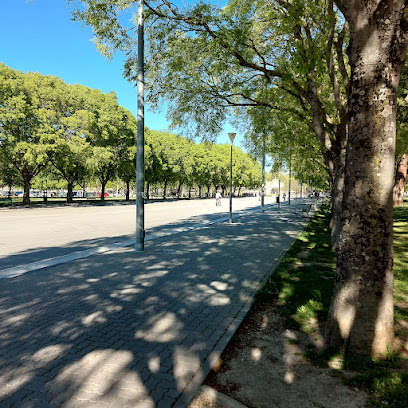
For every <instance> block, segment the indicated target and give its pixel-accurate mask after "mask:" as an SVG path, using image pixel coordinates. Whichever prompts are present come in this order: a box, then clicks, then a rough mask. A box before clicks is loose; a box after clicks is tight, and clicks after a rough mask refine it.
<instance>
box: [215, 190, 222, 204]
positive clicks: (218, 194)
mask: <svg viewBox="0 0 408 408" xmlns="http://www.w3.org/2000/svg"><path fill="white" fill-rule="evenodd" d="M221 197H222V195H221V193H220V192H219V191H217V192H216V193H215V205H217V206H218V205H221Z"/></svg>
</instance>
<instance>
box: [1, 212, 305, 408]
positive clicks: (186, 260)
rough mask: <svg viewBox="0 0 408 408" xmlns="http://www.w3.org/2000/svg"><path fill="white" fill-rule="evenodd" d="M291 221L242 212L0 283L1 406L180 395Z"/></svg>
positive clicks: (152, 400) (127, 402)
mask: <svg viewBox="0 0 408 408" xmlns="http://www.w3.org/2000/svg"><path fill="white" fill-rule="evenodd" d="M301 227H302V223H301V222H299V221H298V220H294V222H292V223H289V222H288V221H282V220H280V219H277V217H276V215H275V214H274V213H272V212H271V213H267V214H263V215H262V219H261V218H260V216H259V215H258V216H256V215H248V216H247V218H246V219H245V220H242V221H241V222H237V223H236V224H233V225H229V224H217V225H216V226H212V227H211V228H202V229H199V230H196V231H191V232H189V233H186V234H178V235H177V236H175V237H174V238H173V239H172V240H171V241H169V240H165V239H164V238H163V239H158V240H157V241H155V242H154V243H153V244H152V245H150V246H149V247H148V248H147V249H146V251H145V253H137V252H134V251H133V250H132V249H129V248H121V249H117V250H115V251H112V252H109V253H106V254H103V255H98V256H92V257H89V258H84V259H81V260H77V261H73V262H72V263H70V264H64V265H59V266H55V267H50V268H46V269H44V270H41V271H37V272H31V273H27V274H25V275H24V276H20V277H15V278H12V279H3V280H1V281H0V310H1V312H0V319H1V329H0V338H1V344H2V352H1V355H0V359H1V363H0V383H1V384H2V391H1V394H0V395H1V397H0V402H1V405H2V406H5V407H7V406H13V403H16V406H18V407H34V406H35V407H39V406H64V407H69V406H76V405H75V404H77V405H79V406H87V407H88V406H103V405H108V406H123V407H125V406H140V407H142V406H146V407H148V406H151V407H155V406H164V407H171V406H173V404H175V403H176V401H177V400H179V401H180V402H179V403H182V401H183V398H188V395H187V393H185V394H182V396H181V397H180V395H181V393H182V391H183V390H184V389H185V388H186V387H187V386H188V384H189V383H190V382H191V381H192V380H193V379H194V378H195V376H199V374H200V369H201V367H202V365H203V363H204V362H205V360H206V359H207V358H208V356H209V355H210V354H211V352H212V351H213V350H214V347H216V345H217V343H218V342H219V341H220V339H221V338H222V337H223V336H224V335H225V333H226V332H227V331H228V329H229V327H230V325H231V323H233V321H234V319H235V317H236V316H237V315H238V314H239V313H240V311H241V310H242V308H243V307H244V305H245V303H246V302H247V301H248V300H249V299H250V297H251V296H252V294H253V292H254V290H256V288H257V286H258V284H259V282H260V281H261V280H262V279H263V277H264V276H265V275H266V274H267V273H268V272H269V270H270V267H271V266H270V265H271V263H272V264H273V263H274V262H275V263H276V262H278V260H279V258H280V256H281V253H282V252H283V251H284V250H286V249H287V247H288V246H289V245H290V243H291V242H292V240H293V238H294V237H295V236H296V235H297V233H298V231H299V230H300V229H301ZM109 404H110V405H109ZM115 404H116V405H115Z"/></svg>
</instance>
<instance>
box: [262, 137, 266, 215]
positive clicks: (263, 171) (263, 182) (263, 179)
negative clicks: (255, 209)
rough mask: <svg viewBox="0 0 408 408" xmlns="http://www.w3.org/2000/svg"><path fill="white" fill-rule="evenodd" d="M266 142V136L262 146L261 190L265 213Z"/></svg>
mask: <svg viewBox="0 0 408 408" xmlns="http://www.w3.org/2000/svg"><path fill="white" fill-rule="evenodd" d="M265 145H266V141H265V136H264V138H263V146H262V150H263V151H262V190H261V207H262V212H265V154H266V153H265V150H266V146H265Z"/></svg>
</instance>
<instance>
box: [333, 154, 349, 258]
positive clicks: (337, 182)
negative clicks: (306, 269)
mask: <svg viewBox="0 0 408 408" xmlns="http://www.w3.org/2000/svg"><path fill="white" fill-rule="evenodd" d="M339 150H340V151H339V152H338V154H337V160H336V163H335V166H334V177H333V186H332V189H331V204H332V214H331V221H330V227H331V244H332V247H333V249H334V250H336V251H337V249H338V246H339V239H340V224H341V213H342V203H343V190H344V169H345V162H346V149H345V146H343V147H342V148H340V149H339Z"/></svg>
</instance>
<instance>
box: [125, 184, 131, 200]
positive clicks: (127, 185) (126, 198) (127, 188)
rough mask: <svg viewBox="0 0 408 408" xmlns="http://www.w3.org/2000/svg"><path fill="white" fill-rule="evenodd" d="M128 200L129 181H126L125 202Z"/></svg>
mask: <svg viewBox="0 0 408 408" xmlns="http://www.w3.org/2000/svg"><path fill="white" fill-rule="evenodd" d="M129 200H130V180H126V196H125V201H129Z"/></svg>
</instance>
